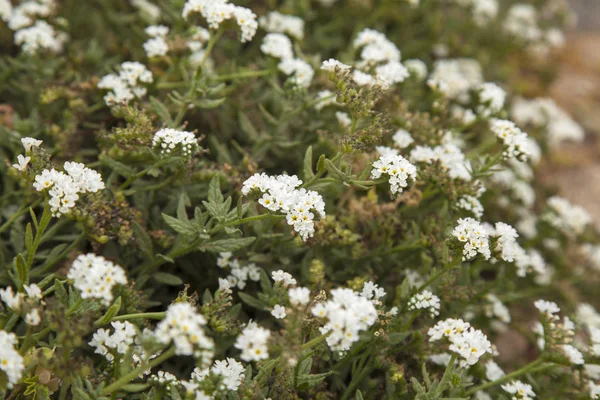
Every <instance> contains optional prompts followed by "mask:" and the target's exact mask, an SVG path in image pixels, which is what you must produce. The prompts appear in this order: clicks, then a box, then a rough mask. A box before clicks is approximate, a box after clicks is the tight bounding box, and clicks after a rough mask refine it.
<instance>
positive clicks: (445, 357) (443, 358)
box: [429, 353, 452, 366]
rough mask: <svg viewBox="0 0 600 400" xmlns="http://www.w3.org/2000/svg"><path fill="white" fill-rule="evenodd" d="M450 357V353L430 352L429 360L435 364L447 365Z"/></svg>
mask: <svg viewBox="0 0 600 400" xmlns="http://www.w3.org/2000/svg"><path fill="white" fill-rule="evenodd" d="M451 359H452V356H451V355H450V353H441V354H432V355H430V356H429V361H431V362H432V363H434V364H435V365H443V366H447V365H448V364H450V360H451Z"/></svg>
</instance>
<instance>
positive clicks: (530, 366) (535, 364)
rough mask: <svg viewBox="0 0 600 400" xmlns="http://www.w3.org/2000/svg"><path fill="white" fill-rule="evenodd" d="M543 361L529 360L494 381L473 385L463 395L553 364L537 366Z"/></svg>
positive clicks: (468, 394)
mask: <svg viewBox="0 0 600 400" xmlns="http://www.w3.org/2000/svg"><path fill="white" fill-rule="evenodd" d="M543 362H544V361H543V360H542V359H541V358H538V359H537V360H535V361H532V362H530V363H529V364H527V365H525V366H524V367H522V368H520V369H518V370H516V371H513V372H511V373H510V374H507V375H504V376H503V377H502V378H499V379H496V380H495V381H492V382H488V383H484V384H483V385H479V386H475V387H474V388H471V389H469V390H467V391H466V393H465V396H470V395H472V394H475V393H477V392H479V391H480V390H485V389H488V388H491V387H493V386H496V385H500V384H502V383H504V382H508V381H511V380H513V379H515V378H516V377H518V376H521V375H523V374H526V373H528V372H532V371H534V370H535V371H541V370H544V369H547V368H548V367H554V365H546V366H544V367H541V368H537V367H538V366H539V365H540V364H542V363H543Z"/></svg>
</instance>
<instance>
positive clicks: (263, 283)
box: [260, 268, 273, 293]
mask: <svg viewBox="0 0 600 400" xmlns="http://www.w3.org/2000/svg"><path fill="white" fill-rule="evenodd" d="M260 288H261V289H262V291H263V292H265V293H270V292H272V291H273V286H272V284H271V279H269V275H267V273H266V272H265V270H264V269H262V268H261V270H260Z"/></svg>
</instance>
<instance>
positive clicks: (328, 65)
mask: <svg viewBox="0 0 600 400" xmlns="http://www.w3.org/2000/svg"><path fill="white" fill-rule="evenodd" d="M350 68H351V67H350V66H349V65H346V64H344V63H343V62H341V61H338V60H336V59H335V58H330V59H329V60H325V61H323V63H322V64H321V69H322V70H324V71H329V72H333V71H335V70H336V69H338V70H340V71H347V70H349V69H350Z"/></svg>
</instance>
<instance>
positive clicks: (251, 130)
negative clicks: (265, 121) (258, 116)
mask: <svg viewBox="0 0 600 400" xmlns="http://www.w3.org/2000/svg"><path fill="white" fill-rule="evenodd" d="M238 122H239V124H240V128H241V129H242V131H243V132H244V133H246V134H247V135H248V137H249V138H250V140H252V141H255V140H257V139H258V136H259V135H258V131H257V130H256V128H255V127H254V125H253V124H252V121H250V118H248V116H247V115H246V114H244V113H243V112H241V111H240V112H239V113H238Z"/></svg>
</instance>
